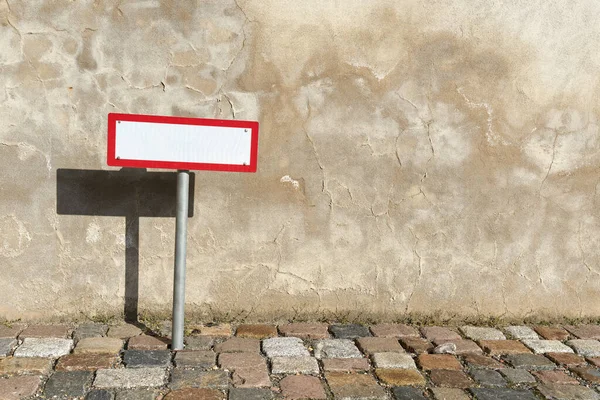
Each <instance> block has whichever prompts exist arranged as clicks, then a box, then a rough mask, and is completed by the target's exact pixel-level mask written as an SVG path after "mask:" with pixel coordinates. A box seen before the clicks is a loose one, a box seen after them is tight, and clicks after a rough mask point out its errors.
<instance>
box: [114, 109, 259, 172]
mask: <svg viewBox="0 0 600 400" xmlns="http://www.w3.org/2000/svg"><path fill="white" fill-rule="evenodd" d="M117 121H131V122H154V123H161V124H173V125H197V126H219V127H228V128H246V129H250V130H251V135H252V137H251V142H250V146H251V147H250V165H238V164H207V163H188V162H176V161H173V162H172V161H156V160H126V159H122V158H119V159H118V158H116V157H115V142H116V139H115V138H116V128H117ZM257 161H258V122H256V121H240V120H227V119H205V118H186V117H173V116H162V115H145V114H118V113H109V114H108V148H107V164H108V165H109V166H111V167H129V168H163V169H180V170H195V171H226V172H256V168H257Z"/></svg>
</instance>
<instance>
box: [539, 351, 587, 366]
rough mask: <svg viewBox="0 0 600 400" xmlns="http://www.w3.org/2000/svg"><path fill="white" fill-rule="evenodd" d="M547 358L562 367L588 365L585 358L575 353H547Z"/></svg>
mask: <svg viewBox="0 0 600 400" xmlns="http://www.w3.org/2000/svg"><path fill="white" fill-rule="evenodd" d="M545 356H546V357H548V358H549V359H550V360H552V361H554V362H555V363H556V364H558V365H560V366H563V365H564V366H567V367H576V366H579V365H587V363H586V362H585V359H584V358H583V357H581V356H580V355H577V354H573V353H546V354H545Z"/></svg>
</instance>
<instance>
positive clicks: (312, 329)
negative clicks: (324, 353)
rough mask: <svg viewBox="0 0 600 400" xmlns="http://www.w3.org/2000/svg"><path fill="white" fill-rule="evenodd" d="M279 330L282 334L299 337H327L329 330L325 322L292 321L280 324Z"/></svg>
mask: <svg viewBox="0 0 600 400" xmlns="http://www.w3.org/2000/svg"><path fill="white" fill-rule="evenodd" d="M279 332H281V334H282V335H283V336H293V337H297V338H300V339H327V338H329V331H328V325H327V324H308V323H294V324H287V325H280V326H279Z"/></svg>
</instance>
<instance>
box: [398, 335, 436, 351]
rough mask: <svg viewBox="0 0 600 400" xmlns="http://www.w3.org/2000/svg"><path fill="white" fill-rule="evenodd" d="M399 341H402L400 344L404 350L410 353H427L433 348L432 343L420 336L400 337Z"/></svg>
mask: <svg viewBox="0 0 600 400" xmlns="http://www.w3.org/2000/svg"><path fill="white" fill-rule="evenodd" d="M400 343H402V346H403V347H404V348H405V349H406V351H408V352H411V353H416V354H421V353H429V352H430V351H431V350H433V344H431V343H430V342H428V341H427V340H425V339H421V338H412V337H405V338H400Z"/></svg>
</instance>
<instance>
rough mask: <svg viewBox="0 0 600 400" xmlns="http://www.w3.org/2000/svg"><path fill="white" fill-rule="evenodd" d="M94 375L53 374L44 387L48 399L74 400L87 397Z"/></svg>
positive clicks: (84, 373) (84, 372) (86, 373)
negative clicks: (74, 398) (65, 399)
mask: <svg viewBox="0 0 600 400" xmlns="http://www.w3.org/2000/svg"><path fill="white" fill-rule="evenodd" d="M93 376H94V374H93V373H92V372H87V371H68V372H67V371H58V372H55V373H53V374H52V375H51V376H50V378H49V379H48V382H46V385H45V386H44V396H45V397H47V398H61V399H64V398H73V397H82V396H85V394H86V392H87V390H88V389H89V387H90V384H91V383H92V378H93Z"/></svg>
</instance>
